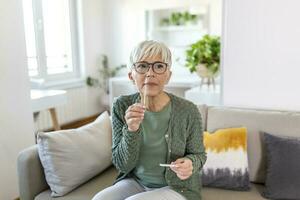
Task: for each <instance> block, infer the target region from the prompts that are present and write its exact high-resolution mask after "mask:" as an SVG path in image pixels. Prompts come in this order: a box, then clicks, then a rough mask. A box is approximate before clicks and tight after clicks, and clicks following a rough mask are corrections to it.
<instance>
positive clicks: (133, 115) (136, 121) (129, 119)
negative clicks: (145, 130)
mask: <svg viewBox="0 0 300 200" xmlns="http://www.w3.org/2000/svg"><path fill="white" fill-rule="evenodd" d="M144 113H145V107H144V106H143V105H142V104H141V103H135V104H133V105H131V106H129V107H128V109H127V110H126V112H125V121H126V123H127V126H128V130H129V131H131V132H135V131H137V130H138V129H139V127H140V124H141V123H142V121H143V119H144Z"/></svg>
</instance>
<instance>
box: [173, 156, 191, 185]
mask: <svg viewBox="0 0 300 200" xmlns="http://www.w3.org/2000/svg"><path fill="white" fill-rule="evenodd" d="M171 164H172V165H175V166H173V167H170V168H171V170H172V171H174V172H175V173H176V175H177V177H178V178H180V179H181V180H185V179H188V178H189V177H190V176H191V175H192V174H193V162H192V161H191V160H190V159H188V158H178V159H177V160H176V161H175V162H172V163H171Z"/></svg>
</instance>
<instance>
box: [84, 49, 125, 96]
mask: <svg viewBox="0 0 300 200" xmlns="http://www.w3.org/2000/svg"><path fill="white" fill-rule="evenodd" d="M125 67H126V65H125V64H123V65H120V66H117V67H109V66H108V58H107V56H106V55H101V66H100V67H99V77H98V78H95V77H91V76H88V77H87V78H86V84H87V85H88V86H90V87H99V88H101V89H103V90H104V91H105V92H106V93H107V94H109V87H108V80H109V78H110V77H114V76H115V75H116V73H117V72H118V71H119V70H121V69H122V68H125Z"/></svg>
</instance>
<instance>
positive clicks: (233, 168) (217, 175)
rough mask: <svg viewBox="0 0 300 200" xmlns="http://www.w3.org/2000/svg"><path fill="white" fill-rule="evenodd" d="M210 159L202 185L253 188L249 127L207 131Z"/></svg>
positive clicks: (205, 138) (207, 147)
mask: <svg viewBox="0 0 300 200" xmlns="http://www.w3.org/2000/svg"><path fill="white" fill-rule="evenodd" d="M204 146H205V149H206V153H207V161H206V163H205V165H204V167H203V169H202V184H203V185H204V186H208V187H217V188H224V189H231V190H249V189H250V181H249V170H248V156H247V129H246V127H239V128H226V129H219V130H217V131H215V132H214V133H209V132H204Z"/></svg>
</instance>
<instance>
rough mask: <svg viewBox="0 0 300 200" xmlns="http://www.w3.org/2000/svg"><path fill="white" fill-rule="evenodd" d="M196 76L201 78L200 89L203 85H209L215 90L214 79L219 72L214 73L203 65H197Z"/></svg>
mask: <svg viewBox="0 0 300 200" xmlns="http://www.w3.org/2000/svg"><path fill="white" fill-rule="evenodd" d="M196 72H197V75H198V76H199V77H200V78H201V83H200V88H201V87H202V86H203V85H207V86H208V87H209V86H210V85H212V86H213V88H214V89H215V86H216V84H215V78H216V77H217V76H218V75H219V70H218V71H217V72H215V73H213V72H211V71H209V70H208V69H207V68H206V66H205V65H204V64H199V65H198V66H197V67H196Z"/></svg>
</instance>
